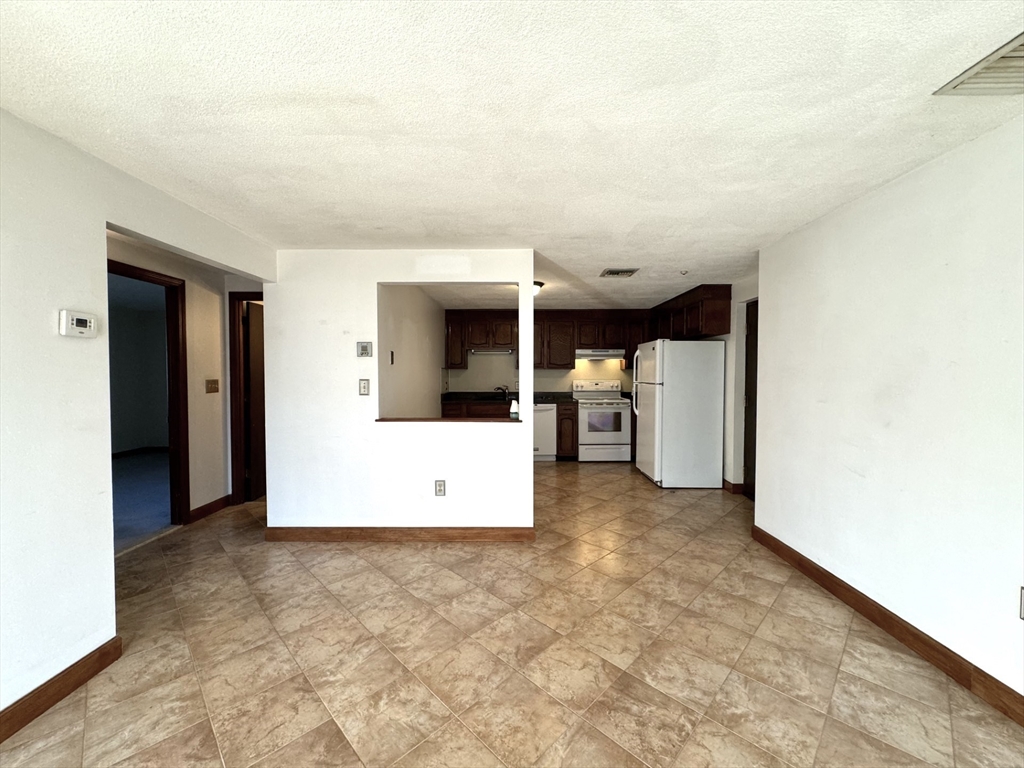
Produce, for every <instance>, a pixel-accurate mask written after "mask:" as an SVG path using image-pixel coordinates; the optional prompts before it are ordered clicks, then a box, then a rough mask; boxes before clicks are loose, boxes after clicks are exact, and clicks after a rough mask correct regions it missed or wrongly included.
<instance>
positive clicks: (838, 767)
mask: <svg viewBox="0 0 1024 768" xmlns="http://www.w3.org/2000/svg"><path fill="white" fill-rule="evenodd" d="M876 765H877V766H883V765H884V766H892V768H927V766H928V765H929V764H928V763H926V762H924V761H923V760H918V759H917V758H916V757H914V756H913V755H908V754H907V753H906V752H904V751H902V750H900V749H896V747H893V746H890V745H889V744H886V743H885V742H883V741H879V740H878V739H876V738H874V737H872V736H869V735H868V734H866V733H864V732H863V731H858V730H857V729H856V728H851V727H850V726H848V725H846V724H845V723H841V722H839V721H838V720H835V719H833V718H831V717H830V718H828V719H827V720H826V721H825V730H824V731H823V732H822V734H821V743H820V744H819V745H818V754H817V757H815V759H814V766H815V768H865V766H876Z"/></svg>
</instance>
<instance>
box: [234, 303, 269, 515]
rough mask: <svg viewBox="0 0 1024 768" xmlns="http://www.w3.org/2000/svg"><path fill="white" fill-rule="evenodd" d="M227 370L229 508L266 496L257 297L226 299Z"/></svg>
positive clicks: (260, 311)
mask: <svg viewBox="0 0 1024 768" xmlns="http://www.w3.org/2000/svg"><path fill="white" fill-rule="evenodd" d="M228 333H229V347H230V349H229V354H230V358H231V360H230V366H231V503H232V504H244V503H245V502H247V501H255V500H256V499H260V498H263V497H264V496H266V495H267V432H266V396H265V391H266V390H265V378H264V371H263V294H262V293H261V292H259V291H233V292H231V293H229V294H228Z"/></svg>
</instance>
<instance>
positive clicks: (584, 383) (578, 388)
mask: <svg viewBox="0 0 1024 768" xmlns="http://www.w3.org/2000/svg"><path fill="white" fill-rule="evenodd" d="M572 391H573V392H621V391H622V382H621V381H619V380H618V379H615V380H614V381H599V380H593V379H577V380H576V381H574V382H573V383H572Z"/></svg>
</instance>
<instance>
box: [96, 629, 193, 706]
mask: <svg viewBox="0 0 1024 768" xmlns="http://www.w3.org/2000/svg"><path fill="white" fill-rule="evenodd" d="M191 671H192V656H191V654H189V651H188V647H187V646H185V645H184V644H181V643H171V644H170V645H166V646H160V647H157V648H153V649H151V650H148V651H143V652H142V653H135V654H132V655H131V656H122V657H121V658H120V659H118V660H117V661H115V662H114V663H113V664H111V665H110V666H109V667H107V668H106V669H105V670H103V671H102V672H100V673H99V674H98V675H96V676H95V677H94V678H92V679H91V680H90V681H89V682H88V683H87V684H86V696H87V702H88V703H87V712H88V714H89V715H95V714H98V713H99V712H101V711H102V710H104V709H107V708H108V707H112V706H114V705H116V704H120V703H121V702H122V701H126V700H127V699H130V698H132V697H133V696H136V695H138V694H140V693H144V692H145V691H148V690H149V689H150V688H155V687H156V686H158V685H163V684H164V683H169V682H170V681H171V680H176V679H177V678H179V677H181V676H182V675H184V674H187V673H189V672H191Z"/></svg>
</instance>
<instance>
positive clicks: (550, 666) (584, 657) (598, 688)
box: [523, 638, 622, 712]
mask: <svg viewBox="0 0 1024 768" xmlns="http://www.w3.org/2000/svg"><path fill="white" fill-rule="evenodd" d="M523 674H524V675H525V676H526V677H527V678H528V679H529V680H531V681H532V682H533V683H534V684H536V685H537V686H538V687H540V688H542V689H543V690H545V691H547V693H549V694H551V695H552V696H554V697H555V698H556V699H558V701H560V702H562V703H563V704H564V705H565V706H567V707H569V709H572V710H573V711H575V712H582V711H583V710H585V709H586V708H587V707H589V706H590V705H591V704H593V703H594V701H595V700H596V699H597V698H598V697H599V696H600V695H601V694H602V693H604V692H605V691H606V690H608V687H609V686H610V685H611V684H612V683H614V682H615V681H616V680H617V679H618V677H619V675H620V674H622V670H621V669H620V668H619V667H616V666H615V665H614V664H612V663H611V662H608V661H605V660H604V659H602V658H601V657H600V656H598V655H597V654H596V653H594V652H592V651H589V650H587V649H586V648H583V647H582V646H579V645H577V644H576V643H574V642H572V641H571V640H569V639H568V638H562V639H560V640H556V641H555V642H554V643H552V644H551V645H549V646H548V647H547V648H545V649H544V650H543V651H542V652H541V653H540V654H539V655H538V656H537V658H535V659H534V660H533V661H531V662H530V663H529V664H527V665H526V666H525V667H524V668H523Z"/></svg>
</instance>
